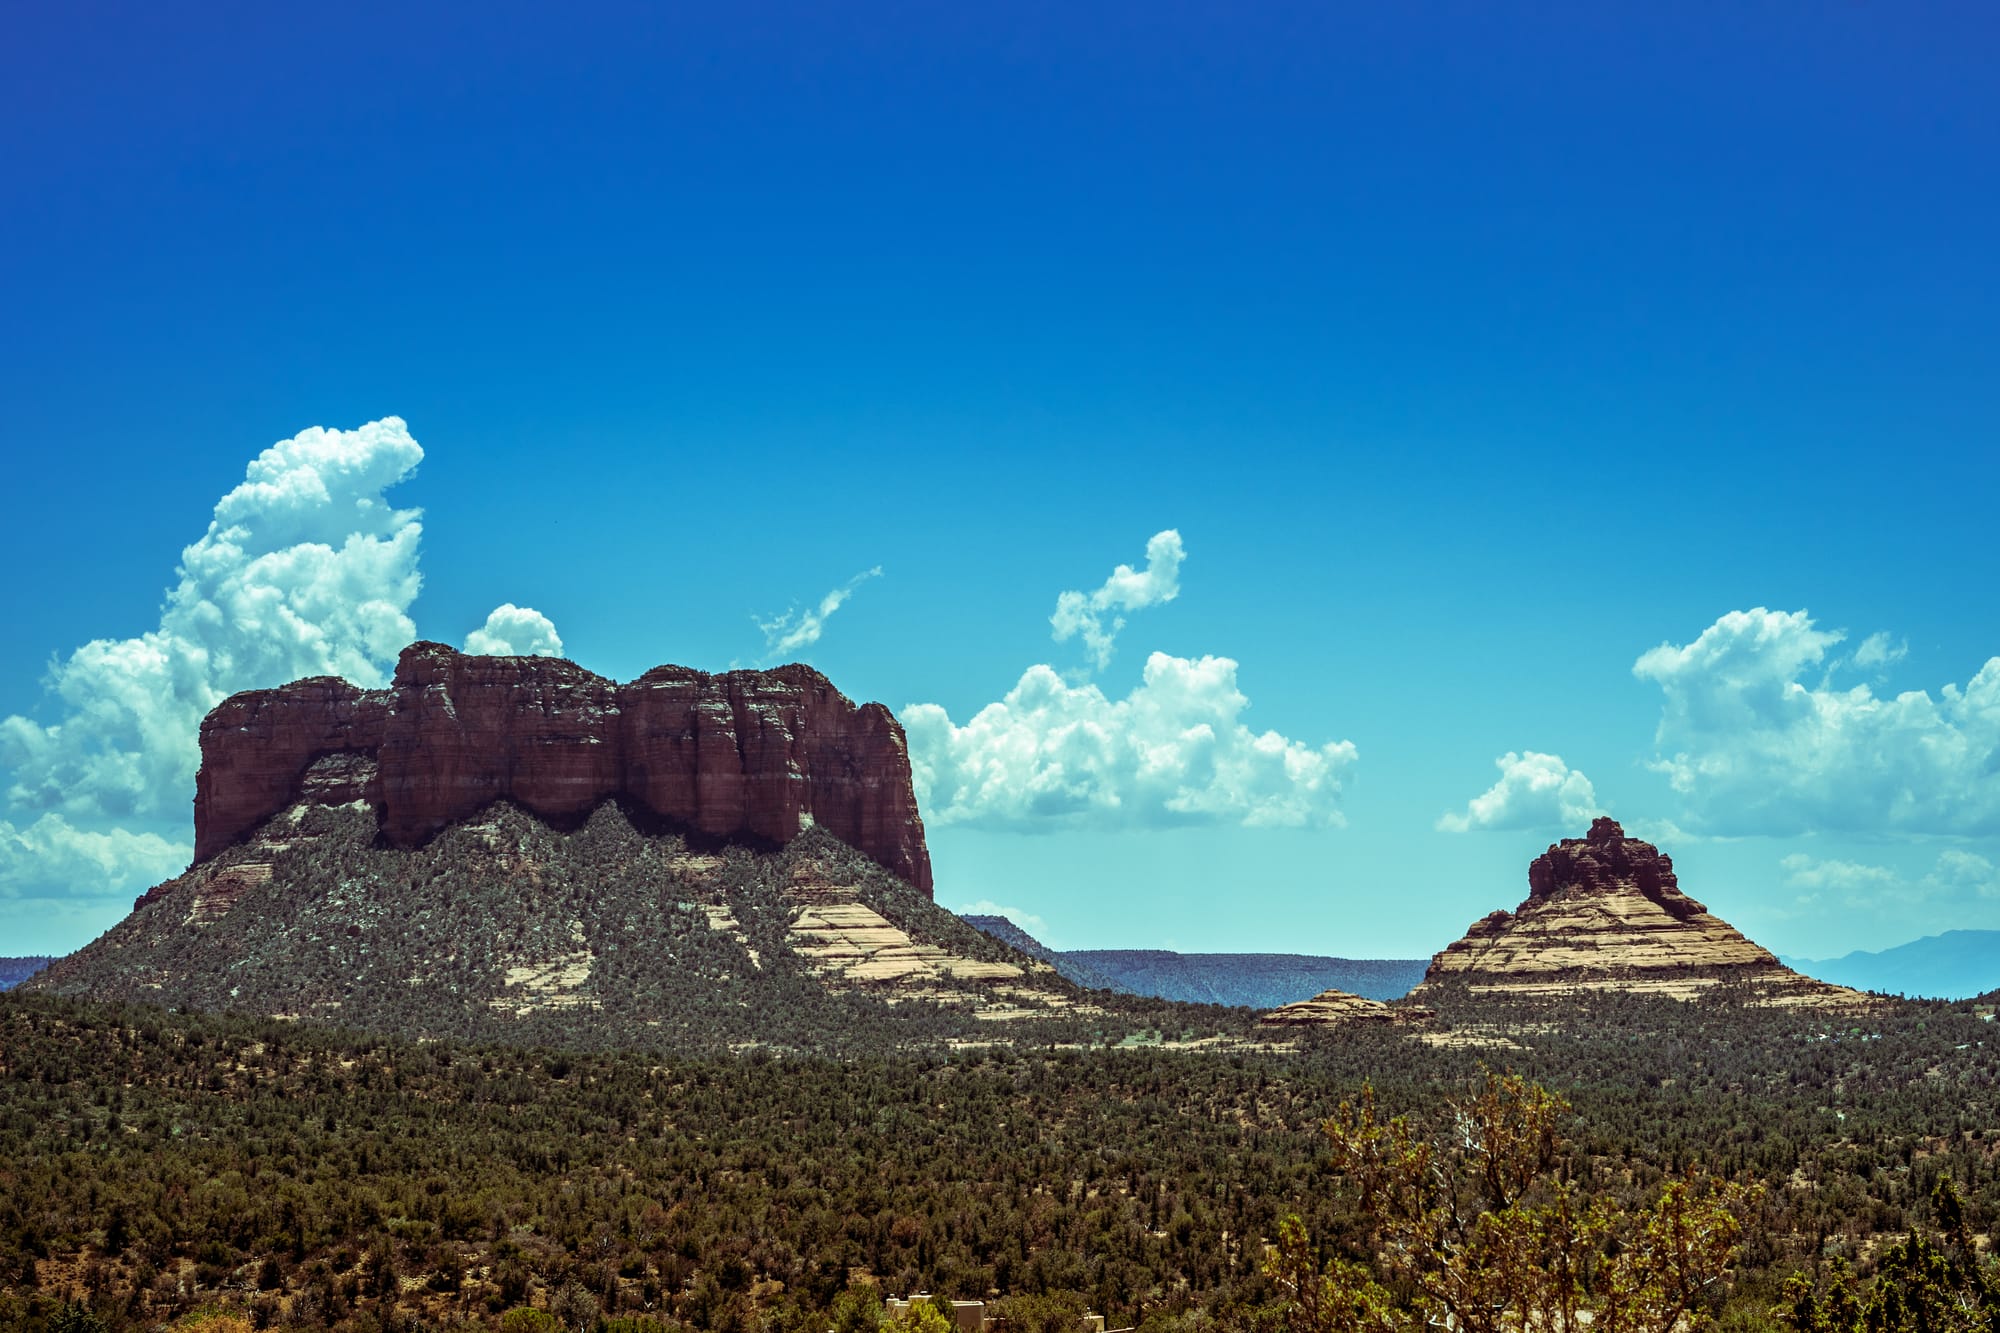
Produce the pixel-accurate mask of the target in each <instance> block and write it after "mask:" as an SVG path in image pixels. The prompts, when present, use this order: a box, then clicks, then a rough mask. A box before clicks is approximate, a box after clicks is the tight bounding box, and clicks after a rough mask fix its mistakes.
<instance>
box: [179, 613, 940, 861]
mask: <svg viewBox="0 0 2000 1333" xmlns="http://www.w3.org/2000/svg"><path fill="white" fill-rule="evenodd" d="M201 754H202V764H201V773H200V776H199V778H198V780H197V784H196V791H195V860H196V862H197V863H198V864H199V863H202V862H206V861H208V860H210V859H211V858H213V857H214V856H216V855H217V854H218V853H219V852H221V851H222V850H223V849H224V848H226V847H228V846H230V845H232V844H234V843H236V842H238V841H239V840H241V839H243V838H245V837H247V836H249V835H250V834H251V833H252V832H253V831H254V830H256V829H257V828H258V827H259V826H260V825H262V824H263V823H264V821H265V820H267V819H269V818H270V817H271V816H273V815H275V814H277V813H278V812H280V811H282V810H284V809H286V808H288V807H289V806H291V805H292V804H293V802H294V801H296V800H298V799H299V798H300V797H301V796H305V795H310V796H311V798H312V799H313V800H314V801H315V802H317V803H319V804H339V803H344V802H346V801H361V802H364V803H365V804H367V805H368V806H369V807H370V808H372V809H373V811H374V812H375V815H376V818H377V822H378V824H379V827H380V830H381V833H382V836H383V837H384V838H385V839H386V840H387V841H388V842H390V843H392V844H394V845H396V846H398V847H405V848H409V847H415V846H418V845H420V844H421V843H423V842H424V841H425V840H426V839H428V838H431V837H433V836H435V835H436V834H438V833H439V832H441V831H442V830H444V829H446V828H449V827H451V826H452V825H454V824H456V823H458V822H460V821H462V820H464V819H467V818H469V817H471V816H473V815H475V814H477V813H478V812H479V811H480V810H482V809H484V808H485V807H486V806H488V805H490V804H491V803H492V802H494V801H496V800H503V799H504V800H508V801H511V802H513V803H514V804H515V805H517V806H519V807H521V808H522V809H524V810H527V811H529V812H532V813H534V814H536V815H539V816H541V817H542V818H543V819H545V820H548V821H551V822H554V823H558V824H568V825H572V826H573V825H574V824H576V823H578V822H580V821H582V820H583V819H585V818H586V817H588V816H589V815H590V814H591V812H592V811H594V810H596V809H597V808H598V807H599V806H601V805H602V804H604V803H605V802H606V801H609V800H614V799H616V800H621V801H623V802H625V803H626V805H627V807H628V809H630V810H631V811H632V813H633V815H634V817H635V818H640V819H642V820H652V821H657V822H658V823H659V824H660V825H661V826H662V827H664V828H668V829H671V830H672V831H675V832H680V833H683V834H686V835H688V836H690V837H693V838H695V839H697V840H699V839H704V838H705V839H746V838H747V839H756V840H760V841H762V842H764V843H766V844H769V845H772V846H781V845H783V844H785V843H787V842H790V841H791V840H792V839H793V838H795V837H797V836H798V835H799V834H800V832H802V831H803V830H805V829H807V828H811V827H818V828H822V829H825V830H826V831H827V832H829V833H831V834H832V835H833V836H834V837H836V838H838V839H840V840H841V841H842V842H845V843H847V844H848V845H849V846H851V847H855V848H858V849H859V850H860V851H862V852H863V853H865V854H866V855H868V856H869V857H872V858H873V859H874V860H875V861H877V862H879V863H880V864H881V865H883V866H885V867H887V868H888V869H889V870H891V871H893V872H894V873H895V874H897V875H898V876H900V877H902V878H903V879H904V880H906V881H908V882H909V883H910V884H911V885H912V886H913V887H915V888H916V889H917V890H918V891H919V892H922V893H924V894H929V893H930V891H931V865H930V853H929V851H928V850H927V849H926V848H925V846H924V826H923V820H922V819H921V818H919V816H918V814H917V802H916V796H915V794H914V792H913V790H912V787H911V782H910V760H909V750H908V747H907V745H906V744H905V742H904V738H903V729H902V727H901V725H900V724H898V723H897V721H896V719H895V718H894V716H892V715H891V714H890V712H889V710H888V709H886V708H884V707H883V706H882V705H880V704H872V703H871V704H863V705H860V706H859V707H857V706H856V705H855V704H854V703H852V702H851V701H850V700H848V698H847V697H846V696H845V695H843V694H841V693H840V691H839V690H836V689H835V688H834V687H833V685H832V684H831V683H830V682H829V681H828V680H827V679H826V677H824V676H822V675H820V674H819V673H818V672H817V671H814V670H813V669H812V668H811V667H807V666H797V665H794V666H784V667H779V668H777V669H776V670H774V671H731V672H727V673H724V674H722V675H709V674H708V673H706V672H701V671H694V670H691V669H689V668H687V667H675V666H662V667H655V668H654V669H653V670H651V671H648V672H647V673H646V674H645V675H643V676H641V677H639V678H638V679H637V680H634V681H631V682H629V683H627V684H623V685H620V684H618V683H616V682H614V681H609V680H606V679H604V678H603V677H602V676H597V675H593V674H592V673H590V672H588V671H585V670H584V669H583V668H582V667H579V666H577V665H576V664H575V663H573V662H565V661H561V660H559V659H555V658H541V657H468V656H466V655H464V654H462V653H459V652H456V651H454V650H453V649H451V648H448V647H445V646H444V645H443V644H437V643H415V644H412V645H410V647H408V648H406V649H404V650H403V653H402V656H401V658H400V660H399V661H398V662H397V664H396V673H395V678H394V679H393V680H392V681H391V682H390V684H389V687H388V688H387V689H383V690H363V689H359V688H357V687H356V686H354V685H351V684H349V683H347V682H346V681H343V680H338V679H335V678H332V677H325V676H322V677H315V678H312V679H307V680H301V681H294V682H293V683H292V684H290V685H286V686H283V687H281V688H278V689H274V690H252V691H249V692H246V693H243V694H238V695H235V696H233V697H232V698H230V699H227V700H225V701H224V702H223V703H222V704H221V705H220V706H218V707H217V708H216V709H215V711H214V712H212V713H210V714H209V716H208V717H207V719H206V720H204V721H203V723H202V728H201ZM309 787H310V788H312V789H313V790H312V791H311V792H310V793H309V792H308V788H309Z"/></svg>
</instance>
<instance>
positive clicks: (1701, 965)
mask: <svg viewBox="0 0 2000 1333" xmlns="http://www.w3.org/2000/svg"><path fill="white" fill-rule="evenodd" d="M1718 988H1724V989H1725V990H1727V991H1729V992H1730V993H1735V994H1738V995H1740V997H1741V998H1742V999H1744V1000H1745V1001H1746V1002H1748V1003H1753V1004H1763V1005H1808V1006H1834V1007H1844V1006H1851V1005H1857V1004H1866V1003H1868V1002H1869V1000H1868V997H1866V996H1864V995H1862V994H1861V993H1860V992H1857V991H1852V990H1849V989H1847V988H1846V987H1843V986H1830V985H1827V984H1826V983H1824V982H1820V981H1815V980H1813V979H1811V978H1810V977H1805V976H1801V975H1800V974H1799V973H1797V972H1794V971H1792V970H1791V969H1790V968H1788V967H1786V966H1784V965H1783V964H1782V963H1780V962H1779V961H1778V960H1777V958H1776V956H1775V955H1773V954H1772V953H1770V952H1769V951H1768V950H1766V949H1764V948H1762V947H1760V946H1758V945H1757V944H1754V943H1752V942H1751V941H1750V940H1748V939H1746V938H1744V936H1743V935H1742V934H1741V933H1740V932H1739V931H1737V930H1736V928H1735V927H1733V926H1731V925H1730V924H1729V923H1728V922H1726V921H1724V920H1722V919H1721V918H1720V917H1716V916H1713V915H1711V914H1710V913H1709V910H1708V909H1707V908H1706V907H1704V906H1702V904H1700V903H1699V902H1697V901H1695V900H1694V899H1693V898H1690V897H1689V896H1688V895H1687V894H1685V893H1683V892H1681V888H1680V883H1679V881H1678V880H1677V879H1676V878H1675V876H1674V863H1673V858H1672V857H1669V856H1666V855H1664V854H1663V853H1662V852H1661V851H1660V849H1659V848H1657V847H1655V846H1654V845H1653V844H1652V843H1649V842H1643V841H1641V840H1640V839H1637V838H1628V837H1626V836H1625V830H1624V829H1623V828H1621V827H1620V826H1619V825H1618V823H1617V822H1616V821H1615V820H1611V819H1603V818H1600V819H1598V820H1596V821H1595V822H1594V823H1592V825H1591V826H1590V832H1589V834H1588V835H1586V836H1585V837H1581V838H1565V839H1563V840H1562V841H1561V842H1559V843H1556V844H1554V845H1552V846H1551V847H1550V848H1549V849H1548V850H1547V851H1546V852H1544V853H1542V855H1540V856H1538V857H1536V858H1535V860H1534V862H1533V863H1532V864H1531V865H1529V867H1528V897H1527V900H1526V901H1524V902H1523V903H1521V905H1520V906H1519V907H1516V908H1515V909H1514V910H1513V911H1512V912H1494V913H1492V914H1491V915H1490V916H1486V917H1484V918H1482V919H1480V920H1479V921H1476V922H1474V923H1473V925H1472V927H1471V929H1469V930H1468V931H1466V933H1465V936H1464V937H1463V938H1462V939H1460V940H1458V941H1457V942H1455V943H1453V944H1452V945H1450V946H1449V947H1447V948H1446V949H1444V950H1443V951H1442V952H1441V953H1439V954H1438V955H1437V956H1436V957H1434V958H1433V959H1432V960H1431V965H1430V969H1429V971H1428V972H1426V973H1425V976H1424V981H1423V984H1422V985H1420V986H1418V987H1417V989H1416V990H1415V991H1414V992H1412V994H1411V998H1412V999H1413V1000H1418V1001H1423V1000H1426V999H1434V998H1438V997H1440V996H1441V995H1442V994H1443V993H1444V992H1446V991H1450V990H1463V991H1467V992H1469V993H1470V994H1472V995H1475V996H1489V997H1506V996H1531V995H1537V994H1552V993H1560V992H1564V991H1576V990H1605V991H1611V990H1615V991H1626V992H1633V993H1641V994H1644V993H1651V994H1660V995H1669V996H1673V997H1676V998H1680V999H1692V998H1695V997H1697V996H1700V995H1704V994H1710V993H1723V992H1722V991H1718Z"/></svg>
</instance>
